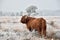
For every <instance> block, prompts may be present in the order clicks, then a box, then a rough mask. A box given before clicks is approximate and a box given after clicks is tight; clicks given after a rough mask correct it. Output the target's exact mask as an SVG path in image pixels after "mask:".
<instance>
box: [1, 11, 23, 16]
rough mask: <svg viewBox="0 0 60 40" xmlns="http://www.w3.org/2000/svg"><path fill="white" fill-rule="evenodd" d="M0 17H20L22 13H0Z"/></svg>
mask: <svg viewBox="0 0 60 40" xmlns="http://www.w3.org/2000/svg"><path fill="white" fill-rule="evenodd" d="M0 16H22V13H21V12H20V13H18V12H17V13H14V12H4V13H3V12H0Z"/></svg>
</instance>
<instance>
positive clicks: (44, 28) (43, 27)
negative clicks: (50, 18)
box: [42, 21, 46, 37]
mask: <svg viewBox="0 0 60 40" xmlns="http://www.w3.org/2000/svg"><path fill="white" fill-rule="evenodd" d="M42 30H43V35H44V37H46V22H45V21H44V22H43V23H42Z"/></svg>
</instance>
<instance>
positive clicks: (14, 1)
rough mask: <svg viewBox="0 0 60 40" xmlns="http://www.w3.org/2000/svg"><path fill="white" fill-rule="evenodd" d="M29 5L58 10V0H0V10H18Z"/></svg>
mask: <svg viewBox="0 0 60 40" xmlns="http://www.w3.org/2000/svg"><path fill="white" fill-rule="evenodd" d="M30 5H35V6H37V7H38V8H39V9H40V10H60V0H0V11H3V12H20V11H23V10H25V9H26V8H27V7H28V6H30Z"/></svg>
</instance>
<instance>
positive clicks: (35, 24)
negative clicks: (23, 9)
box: [21, 15, 46, 37]
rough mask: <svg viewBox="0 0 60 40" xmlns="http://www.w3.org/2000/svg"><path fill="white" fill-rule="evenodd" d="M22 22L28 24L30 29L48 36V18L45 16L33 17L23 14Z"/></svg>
mask: <svg viewBox="0 0 60 40" xmlns="http://www.w3.org/2000/svg"><path fill="white" fill-rule="evenodd" d="M21 23H23V24H26V26H27V29H28V30H29V31H32V30H34V29H35V30H37V31H38V33H39V34H40V35H41V37H42V36H44V37H45V36H46V20H45V19H44V18H33V17H29V16H27V15H24V16H22V18H21Z"/></svg>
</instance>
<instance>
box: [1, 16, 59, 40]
mask: <svg viewBox="0 0 60 40" xmlns="http://www.w3.org/2000/svg"><path fill="white" fill-rule="evenodd" d="M35 17H36V16H35ZM38 17H43V18H45V19H46V21H47V37H48V38H46V39H44V37H43V38H41V37H40V36H39V34H38V32H37V31H36V32H35V31H34V30H33V31H32V32H30V31H28V29H27V28H26V25H25V24H22V23H21V22H20V20H21V16H13V17H12V16H10V17H9V16H2V17H0V40H60V17H59V16H54V17H53V16H38ZM52 22H54V24H53V25H51V23H52Z"/></svg>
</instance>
